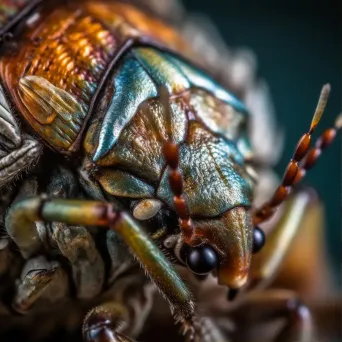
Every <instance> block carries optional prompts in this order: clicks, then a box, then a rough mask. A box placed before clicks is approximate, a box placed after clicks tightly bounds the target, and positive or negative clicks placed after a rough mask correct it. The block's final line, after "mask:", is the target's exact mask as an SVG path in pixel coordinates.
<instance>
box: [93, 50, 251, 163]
mask: <svg viewBox="0 0 342 342" xmlns="http://www.w3.org/2000/svg"><path fill="white" fill-rule="evenodd" d="M113 83H114V89H115V93H114V96H113V99H112V102H111V104H110V106H109V108H108V110H107V112H106V114H105V116H104V119H103V122H102V125H101V129H100V134H99V143H98V147H97V149H96V152H95V154H94V156H93V160H94V161H95V162H96V161H98V160H99V159H100V158H103V157H104V156H105V155H106V154H107V153H108V152H109V151H110V150H111V149H112V148H113V146H114V145H115V144H116V142H117V140H118V138H119V136H120V134H121V132H122V130H123V129H124V127H125V126H126V125H127V124H128V123H129V122H130V120H131V119H132V118H133V116H134V115H135V113H136V112H137V109H138V107H139V105H140V104H141V103H142V102H144V101H145V100H147V99H150V98H153V97H156V96H157V87H158V86H159V85H165V86H167V87H168V89H169V92H170V93H173V94H174V93H181V92H183V91H185V90H187V89H190V88H191V87H197V88H202V89H205V90H207V91H209V92H211V93H212V94H213V95H214V96H216V97H217V98H219V99H221V100H222V101H224V102H226V103H228V104H229V105H231V106H232V107H233V108H234V109H236V110H237V111H239V112H242V113H247V109H246V108H245V106H244V105H243V104H242V103H241V102H240V101H238V100H237V99H236V98H235V97H234V96H233V95H231V94H230V93H229V92H227V91H226V90H225V89H223V88H222V87H221V86H219V85H218V84H217V83H216V82H215V81H214V80H212V79H211V78H210V77H208V76H207V75H205V74H204V73H203V72H202V71H200V70H198V69H196V68H194V67H192V66H190V65H188V64H186V63H185V62H182V61H181V60H179V59H177V58H176V57H172V56H171V55H170V54H168V53H164V52H160V51H158V50H156V49H153V48H150V47H141V48H135V49H133V51H132V53H130V54H128V55H127V56H126V57H125V58H124V59H123V63H121V65H120V67H119V70H118V71H117V72H115V73H114V76H113Z"/></svg>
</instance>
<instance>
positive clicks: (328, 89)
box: [322, 83, 331, 92]
mask: <svg viewBox="0 0 342 342" xmlns="http://www.w3.org/2000/svg"><path fill="white" fill-rule="evenodd" d="M330 90H331V85H330V83H326V84H324V86H323V88H322V91H324V92H330Z"/></svg>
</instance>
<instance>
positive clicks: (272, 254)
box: [248, 190, 322, 289]
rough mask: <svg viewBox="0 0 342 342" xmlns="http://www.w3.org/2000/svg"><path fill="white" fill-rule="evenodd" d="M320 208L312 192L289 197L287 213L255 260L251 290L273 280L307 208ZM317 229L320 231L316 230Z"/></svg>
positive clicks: (251, 271) (251, 275)
mask: <svg viewBox="0 0 342 342" xmlns="http://www.w3.org/2000/svg"><path fill="white" fill-rule="evenodd" d="M318 205H319V202H318V201H317V197H316V194H315V193H314V192H313V190H311V191H309V190H305V191H304V190H302V191H299V192H298V193H297V194H294V195H292V196H291V197H290V198H289V200H288V201H287V203H286V207H285V208H284V213H283V214H282V216H281V218H280V219H279V221H278V222H277V224H276V226H275V227H274V228H273V229H272V231H271V232H270V233H269V235H268V236H267V241H266V244H265V246H264V247H263V249H262V250H261V251H260V252H258V253H257V254H255V255H254V256H253V258H252V264H251V270H250V279H251V280H250V284H249V286H248V287H249V289H252V288H260V287H263V288H264V287H265V286H267V285H268V284H269V283H270V282H271V281H272V280H274V278H275V276H276V275H277V273H278V271H279V269H280V267H281V266H282V263H283V261H284V259H285V257H287V255H288V252H289V250H290V248H291V246H292V244H293V241H294V240H295V239H296V237H297V236H298V235H299V232H300V230H301V228H302V223H303V220H304V218H305V216H306V215H307V213H308V209H309V208H312V207H313V206H316V209H318V208H317V206H318ZM315 223H316V225H320V224H322V222H319V220H318V221H317V222H315ZM314 228H315V227H313V226H311V231H312V233H313V234H314V233H315V229H314ZM317 229H319V228H318V227H317ZM317 229H316V230H317ZM303 248H304V247H303ZM303 254H305V252H304V253H303Z"/></svg>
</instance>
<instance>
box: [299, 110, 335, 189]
mask: <svg viewBox="0 0 342 342" xmlns="http://www.w3.org/2000/svg"><path fill="white" fill-rule="evenodd" d="M341 128H342V113H341V114H340V115H338V117H337V119H336V121H335V126H334V127H333V128H328V129H326V130H325V131H324V133H323V134H322V135H321V136H320V137H319V138H318V139H317V140H316V143H315V147H313V148H312V149H311V150H310V151H309V152H308V154H307V156H306V157H305V159H304V160H303V162H302V163H301V164H300V166H299V170H298V172H297V175H296V178H295V180H294V184H297V183H299V182H300V181H301V180H302V179H303V178H304V176H305V175H306V173H307V171H308V170H310V169H311V168H312V167H313V166H314V165H315V164H316V162H317V160H318V158H319V157H320V155H321V154H322V152H323V151H324V150H325V149H326V148H327V147H328V146H330V145H331V144H332V142H333V141H334V140H335V138H336V135H337V132H338V131H339V130H340V129H341Z"/></svg>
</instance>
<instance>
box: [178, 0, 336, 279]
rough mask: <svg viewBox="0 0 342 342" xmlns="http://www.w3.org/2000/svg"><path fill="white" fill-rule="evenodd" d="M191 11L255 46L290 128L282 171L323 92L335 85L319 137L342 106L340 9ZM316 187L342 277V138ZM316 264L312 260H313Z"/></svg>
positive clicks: (246, 6)
mask: <svg viewBox="0 0 342 342" xmlns="http://www.w3.org/2000/svg"><path fill="white" fill-rule="evenodd" d="M183 3H185V5H186V7H187V9H188V10H190V11H192V12H194V11H195V12H202V13H205V14H206V15H208V16H209V17H210V18H211V20H213V21H214V23H215V24H216V26H217V28H218V29H219V31H220V33H221V34H222V36H223V37H224V39H225V41H226V42H227V44H228V45H230V46H232V47H234V46H237V47H242V46H246V47H249V48H251V49H252V50H253V51H254V52H255V53H256V55H257V57H258V64H259V74H260V75H261V76H262V77H263V78H265V79H266V81H267V82H268V84H269V86H270V89H271V95H272V99H273V101H274V105H275V109H276V113H277V118H278V121H279V123H280V124H281V126H282V127H283V128H284V129H285V134H286V140H285V151H284V153H283V157H282V158H281V161H280V163H279V165H278V166H277V169H276V170H277V172H278V173H279V174H280V175H282V174H283V171H284V170H285V168H286V165H287V163H288V161H289V160H290V158H291V155H292V152H293V150H294V147H295V145H296V143H297V140H298V139H299V137H300V136H301V135H302V134H303V133H304V132H307V130H308V127H309V125H310V122H311V118H312V115H313V112H314V110H315V108H316V104H317V100H318V96H319V92H320V90H321V87H322V85H323V84H324V83H327V82H329V83H330V84H331V86H332V92H331V95H330V99H329V102H328V106H327V109H326V111H325V114H324V115H323V118H322V120H321V123H320V125H319V127H318V128H317V131H316V132H315V135H314V137H317V136H318V134H319V133H321V132H323V131H324V129H325V128H328V127H330V126H331V125H333V123H334V120H335V118H336V116H337V114H338V113H339V112H340V111H341V61H342V58H341V57H342V56H341V37H342V34H341V24H340V23H341V20H340V15H341V13H342V12H341V8H339V7H340V6H339V5H338V4H337V1H336V4H334V2H332V1H310V2H308V1H293V0H291V1H286V2H285V1H284V2H279V1H271V0H259V1H251V0H249V1H238V0H229V1H223V0H221V1H219V0H210V1H208V0H183ZM303 183H305V184H309V185H312V186H313V187H315V189H316V190H317V192H318V194H319V196H320V197H321V199H322V201H323V203H324V205H325V208H326V221H327V227H326V238H327V240H328V243H329V254H330V257H331V260H332V262H333V264H334V266H335V269H336V280H337V281H338V282H340V276H339V274H340V267H341V254H340V250H341V197H340V194H341V139H340V137H339V138H338V139H337V141H335V142H334V144H333V146H331V147H330V148H329V149H328V150H326V152H325V153H324V155H322V157H321V158H320V160H319V162H318V164H317V165H316V167H315V168H314V169H312V170H311V171H310V172H309V173H308V175H307V176H306V178H305V181H303ZM308 267H309V265H308Z"/></svg>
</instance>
